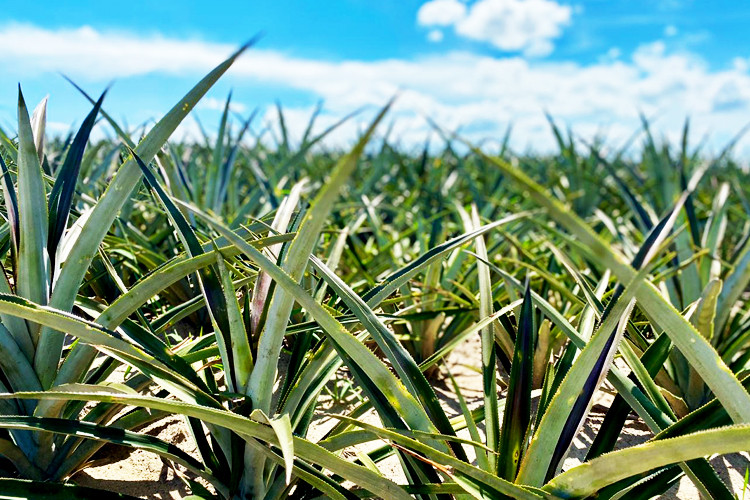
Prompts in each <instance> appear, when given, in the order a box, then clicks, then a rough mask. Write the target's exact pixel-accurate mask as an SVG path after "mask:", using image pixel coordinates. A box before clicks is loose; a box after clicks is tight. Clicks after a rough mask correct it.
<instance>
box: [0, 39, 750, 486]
mask: <svg viewBox="0 0 750 500" xmlns="http://www.w3.org/2000/svg"><path fill="white" fill-rule="evenodd" d="M246 49H247V47H243V48H241V49H240V50H239V51H237V52H236V53H235V54H233V55H232V56H231V57H230V58H229V59H227V60H226V61H224V62H223V63H221V64H220V65H219V66H217V67H216V69H214V70H213V71H212V72H211V73H209V74H208V75H207V76H206V77H205V78H204V79H203V80H201V81H200V82H199V83H198V84H197V85H196V86H195V87H194V88H193V89H191V90H190V91H189V92H188V93H187V94H186V95H185V97H184V98H183V99H181V100H180V101H179V102H178V103H176V104H175V106H174V107H173V108H172V110H171V111H169V112H168V113H167V114H166V115H165V116H164V117H163V118H162V119H161V120H160V121H158V122H157V124H156V125H154V126H153V127H152V128H151V129H150V130H148V132H147V133H144V132H143V131H140V130H139V131H133V132H131V131H128V130H125V129H123V128H121V127H120V126H119V125H118V123H117V122H115V121H114V120H113V119H112V118H111V116H110V115H108V114H107V112H106V96H105V95H103V96H101V97H100V98H98V99H96V98H92V97H90V96H89V95H88V94H86V93H85V91H84V90H83V89H80V90H81V94H82V96H83V98H86V99H88V100H89V101H90V102H91V105H92V110H91V112H90V113H89V115H88V116H87V117H86V118H85V119H84V121H83V122H82V125H81V127H80V128H79V130H78V131H77V132H76V133H74V134H70V136H69V137H66V138H58V139H55V140H53V141H52V142H49V143H45V106H46V102H43V103H41V104H40V105H39V106H38V107H37V109H36V111H35V112H34V113H33V116H30V113H29V111H28V109H27V106H26V104H25V102H24V99H23V96H22V94H21V92H20V89H19V104H18V129H17V131H15V132H14V133H11V132H9V131H4V132H3V133H2V137H1V139H2V143H1V144H0V148H1V150H0V157H1V158H2V162H1V164H0V167H2V172H1V174H2V187H3V200H4V206H3V210H2V212H3V216H4V223H3V224H2V226H0V251H2V255H1V256H0V259H1V260H2V266H3V273H2V274H3V276H0V278H3V279H0V321H1V323H0V349H2V352H0V372H1V376H0V384H1V387H0V391H1V392H2V393H3V394H2V395H0V428H2V429H4V430H3V433H2V436H1V437H0V457H1V458H2V460H0V471H2V476H3V479H0V492H2V493H5V492H6V491H7V492H9V493H8V494H10V493H13V494H14V495H15V496H21V497H23V496H26V497H29V498H34V497H35V495H36V494H38V492H39V491H40V489H39V488H44V491H47V492H54V494H56V495H58V496H59V497H61V498H75V497H77V496H78V497H81V496H84V495H93V496H96V495H99V494H100V493H98V492H91V491H89V490H87V489H85V488H81V487H77V486H75V485H74V484H72V483H70V482H69V480H70V479H71V478H72V477H73V476H74V475H75V473H76V472H78V471H80V470H82V469H83V468H85V467H87V466H88V465H90V464H91V463H92V462H93V461H94V460H95V459H96V458H97V457H98V456H100V455H98V454H97V453H98V452H99V451H100V450H101V448H102V446H103V445H104V444H105V443H114V444H117V445H121V446H127V447H131V448H139V449H144V450H147V451H150V452H153V453H156V454H159V455H161V456H162V457H163V458H165V459H166V460H168V461H171V462H172V463H174V464H179V465H180V466H182V467H184V469H185V470H186V471H187V473H186V474H184V480H185V481H186V483H187V485H188V486H189V487H190V489H191V491H192V492H193V494H194V495H195V496H197V497H202V498H223V499H234V498H237V499H240V498H243V499H244V498H268V499H271V498H282V497H289V496H291V497H294V498H320V497H326V498H361V497H380V498H415V497H416V498H453V497H456V498H508V497H510V498H586V497H593V496H596V497H604V498H622V497H626V498H651V497H652V496H655V495H659V494H661V493H663V492H665V491H666V490H668V489H669V488H670V487H672V486H673V484H674V483H675V482H676V481H678V480H680V479H681V478H682V477H684V476H687V478H688V479H689V480H690V481H692V482H693V483H694V484H695V486H696V487H697V489H698V490H699V492H700V493H701V494H702V495H704V496H706V497H709V498H727V499H728V498H734V495H735V494H740V492H733V491H732V489H731V485H728V484H726V483H725V482H724V481H723V480H722V479H721V478H720V477H719V476H718V474H717V472H716V470H715V469H714V468H713V466H712V465H711V462H709V461H708V460H707V458H709V457H711V456H713V455H715V454H725V453H733V452H739V451H745V450H748V449H750V427H748V423H750V394H749V393H748V389H747V388H748V384H749V383H750V381H748V378H747V369H748V363H749V362H750V354H749V353H750V350H749V349H747V345H748V340H750V320H749V319H748V311H747V308H746V303H747V302H746V301H747V296H746V293H745V292H746V289H747V286H748V283H750V245H748V243H747V242H748V240H749V239H750V224H748V217H747V214H748V210H750V207H749V206H748V203H747V195H748V193H747V192H746V191H745V188H744V186H746V183H745V182H744V181H745V178H746V177H747V175H748V174H747V173H746V172H745V171H744V170H742V169H741V168H740V167H739V166H738V165H736V164H735V163H733V161H732V160H731V155H730V154H729V153H730V152H731V146H732V145H733V144H729V145H728V146H727V149H726V151H724V152H722V153H721V154H720V155H718V156H716V157H715V158H714V159H709V160H706V159H705V158H704V155H703V154H702V153H701V151H700V150H691V149H690V147H689V144H688V142H687V137H688V130H687V126H686V130H685V134H684V137H685V139H684V140H683V141H682V144H680V145H679V147H677V148H672V147H669V146H668V145H664V146H660V145H659V144H658V142H657V141H656V140H654V139H653V137H652V135H651V133H650V131H649V128H648V124H647V123H646V122H645V120H644V126H643V130H642V131H641V133H640V135H639V137H640V138H641V139H639V140H642V142H643V146H642V151H641V152H640V155H639V156H638V157H637V159H634V157H633V156H632V154H630V153H628V150H627V149H622V150H616V151H609V150H608V148H607V147H606V145H605V144H601V143H596V144H593V145H588V144H585V143H584V144H583V145H581V144H582V143H581V142H579V141H576V140H575V137H573V136H572V135H570V136H566V135H565V134H563V133H562V132H561V131H560V130H559V129H558V128H557V126H556V125H555V123H554V121H552V120H550V125H551V131H552V133H553V134H554V136H555V137H556V139H557V140H558V144H559V150H560V151H559V154H556V155H549V156H536V157H533V156H528V155H527V156H516V155H513V153H512V152H511V151H510V150H509V148H508V147H507V144H508V141H507V138H506V140H505V141H504V143H503V146H502V148H501V150H500V151H499V152H498V153H496V154H492V155H490V154H488V153H486V152H485V151H483V150H482V149H481V148H477V147H475V146H474V145H472V144H470V143H468V142H466V141H465V140H463V139H462V138H461V137H459V136H454V135H453V134H450V133H448V132H446V131H444V130H441V129H440V128H439V125H435V128H436V133H437V134H438V136H439V137H441V140H442V142H441V144H440V146H437V147H436V146H435V144H433V145H432V146H430V145H425V147H424V149H422V150H419V151H417V152H416V153H415V152H413V151H412V152H405V151H403V150H402V149H401V148H398V147H396V146H394V145H393V144H394V142H392V140H391V138H390V137H389V135H388V133H387V132H385V131H384V127H383V125H382V122H383V120H384V118H385V117H386V115H387V113H388V110H389V107H390V105H387V106H385V107H384V108H383V109H382V110H380V111H379V112H378V113H377V114H376V116H375V117H374V119H373V120H372V122H371V123H370V125H369V127H368V128H367V129H366V130H365V132H364V133H363V134H362V135H361V137H360V138H359V139H358V141H357V142H356V144H355V145H354V146H353V148H352V149H351V150H349V151H346V152H339V151H335V150H329V149H326V148H325V147H323V146H322V144H323V143H324V140H325V138H326V136H327V134H328V133H330V132H331V130H333V128H335V127H338V126H347V123H345V122H346V120H344V121H343V122H342V123H338V124H336V125H335V126H334V127H331V128H329V129H327V130H323V131H322V132H320V133H315V132H314V131H316V130H317V128H316V127H315V119H316V118H317V115H318V111H316V112H315V114H313V116H312V117H311V120H310V124H309V126H308V127H307V129H306V131H305V133H304V135H303V137H302V139H301V140H300V141H297V142H295V141H294V140H293V138H291V137H290V136H289V133H288V131H287V129H286V126H285V122H284V113H283V109H281V108H279V110H278V113H279V120H278V123H277V124H276V127H274V128H273V129H271V130H270V131H269V130H267V129H266V130H264V131H263V132H260V133H257V132H256V130H258V128H257V127H255V126H254V125H255V124H254V120H256V117H255V116H254V115H251V116H249V117H245V118H242V119H241V120H233V116H231V114H230V111H229V109H230V100H229V99H228V100H227V104H226V108H225V110H224V112H223V114H222V117H221V120H220V123H219V127H218V129H217V133H216V134H205V135H204V137H203V138H202V140H199V141H197V142H194V143H173V142H169V137H170V135H172V133H173V132H174V130H175V129H176V128H177V127H178V126H179V124H180V123H181V122H183V121H184V120H185V119H186V118H187V117H188V115H189V112H190V111H191V110H192V108H193V107H195V105H196V104H197V102H198V101H199V100H200V99H201V98H202V97H203V95H205V94H206V93H207V92H208V91H209V90H210V88H211V87H212V86H213V84H214V83H215V82H216V81H217V80H218V79H219V78H220V77H221V76H222V74H223V73H224V72H225V71H226V70H227V69H228V68H229V67H230V66H231V65H232V63H233V62H234V61H235V60H236V59H237V58H238V57H240V56H241V54H242V52H243V51H244V50H246ZM233 121H238V123H236V124H234V125H233ZM97 123H99V124H100V126H101V127H106V128H108V129H109V130H112V131H113V134H114V136H115V138H114V139H108V140H101V141H96V142H94V143H90V141H89V137H90V133H91V130H92V129H93V127H94V126H95V125H96V124H97ZM136 139H137V140H136ZM631 149H632V148H631ZM471 337H475V338H476V337H479V338H480V339H481V356H480V358H481V366H479V367H478V368H479V370H480V371H481V375H482V381H483V384H482V392H483V398H482V401H481V404H480V405H479V407H477V408H473V409H472V408H470V407H469V405H468V404H467V402H466V400H465V398H464V397H463V396H462V394H461V390H460V389H459V387H458V385H456V384H451V382H450V381H451V373H450V372H451V365H449V364H446V363H445V359H446V357H447V356H448V354H449V353H450V352H451V351H452V350H453V349H454V348H455V347H456V346H458V345H460V343H461V342H464V341H467V340H468V339H469V338H471ZM282 360H283V362H282ZM342 374H344V375H343V376H344V377H347V378H348V379H349V380H350V381H351V383H352V384H353V385H354V386H355V387H356V389H357V393H358V394H360V397H359V399H358V400H357V403H356V404H351V405H348V406H344V408H345V409H344V410H340V411H338V412H337V413H335V414H333V418H334V419H336V420H337V421H338V424H337V425H336V426H335V427H334V428H333V429H331V430H330V431H329V432H327V433H326V434H325V436H323V437H316V438H315V439H312V438H310V430H311V427H313V426H314V421H315V419H316V418H318V417H319V416H320V415H321V414H322V413H323V412H324V411H325V410H324V409H323V408H322V406H321V403H320V400H321V395H322V394H324V393H325V391H326V388H327V387H330V385H331V384H334V383H335V382H336V380H337V378H338V377H341V376H342ZM438 379H443V380H444V381H445V382H446V383H449V384H451V386H452V388H453V390H454V394H455V397H456V398H457V400H458V403H459V406H460V408H461V412H460V414H459V415H457V416H452V415H451V414H449V413H447V412H446V410H445V407H444V406H443V405H441V404H440V401H439V399H438V396H437V395H436V393H435V390H434V385H435V381H436V380H438ZM605 384H606V386H607V387H610V388H613V389H614V390H615V391H616V393H617V396H616V397H615V399H614V401H613V402H612V404H611V405H610V407H609V408H608V410H607V413H606V416H605V418H604V420H603V422H602V425H601V427H600V428H599V430H598V432H597V434H596V437H595V439H594V442H593V444H592V445H591V447H590V449H589V450H588V452H587V456H586V459H585V462H584V463H583V464H582V465H580V466H576V467H572V468H569V469H567V470H563V468H562V464H563V461H564V459H565V457H566V456H567V454H568V451H569V449H570V447H571V444H572V443H573V440H574V438H575V437H576V435H577V434H578V432H579V431H580V429H581V426H582V425H583V424H584V423H585V422H586V421H587V419H588V417H589V416H590V412H591V408H592V404H593V401H594V398H595V395H596V392H597V390H598V389H599V388H601V387H602V386H603V385H605ZM368 412H375V413H376V414H377V416H378V419H379V422H380V424H381V425H373V424H368V423H365V421H364V420H363V419H362V418H361V417H362V416H363V415H365V414H366V413H368ZM171 414H178V415H183V416H184V417H185V421H186V425H187V426H188V428H189V430H190V433H191V437H192V439H193V440H194V443H195V445H196V448H197V450H198V453H197V454H198V456H197V457H196V456H191V455H188V454H186V453H184V452H182V451H181V450H180V449H179V448H177V447H176V446H174V445H173V444H171V443H166V442H162V441H160V440H159V439H156V438H154V437H151V436H148V435H145V434H142V433H139V432H138V430H139V429H141V428H143V427H144V426H145V425H147V424H149V423H151V422H154V421H156V420H158V419H160V418H163V417H164V416H165V415H171ZM633 414H635V415H636V416H637V418H639V419H640V420H641V421H642V422H643V423H644V424H645V425H646V426H648V428H649V429H650V431H651V432H652V434H653V438H651V439H650V440H649V441H648V442H647V443H646V444H643V445H639V446H634V447H631V448H628V449H624V450H618V451H615V448H616V445H617V440H618V437H620V436H621V435H622V433H623V432H624V426H625V423H626V420H627V419H628V417H629V415H633ZM459 435H460V436H462V437H459ZM364 445H369V446H364ZM363 446H364V447H363ZM352 449H353V450H355V454H354V456H356V458H354V459H351V458H349V457H350V456H352V454H347V453H345V451H347V450H352ZM363 450H368V451H363ZM394 455H395V456H397V458H398V463H399V464H400V468H401V470H402V473H403V477H404V478H405V482H404V481H401V483H400V484H397V483H396V482H394V480H393V478H389V477H386V476H384V475H383V473H382V472H381V470H380V468H379V464H381V463H382V461H384V460H386V459H388V458H389V457H391V456H394Z"/></svg>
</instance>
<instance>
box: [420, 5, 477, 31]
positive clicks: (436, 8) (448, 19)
mask: <svg viewBox="0 0 750 500" xmlns="http://www.w3.org/2000/svg"><path fill="white" fill-rule="evenodd" d="M465 16H466V5H464V4H462V3H461V2H459V1H457V0H431V1H429V2H427V3H425V4H423V5H422V6H421V7H420V8H419V11H417V22H418V23H419V24H421V25H422V26H450V25H451V24H455V23H457V22H459V21H461V20H462V19H463V18H464V17H465Z"/></svg>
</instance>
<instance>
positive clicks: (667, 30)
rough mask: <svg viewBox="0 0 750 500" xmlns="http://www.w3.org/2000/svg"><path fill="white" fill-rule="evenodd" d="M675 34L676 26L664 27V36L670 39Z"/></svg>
mask: <svg viewBox="0 0 750 500" xmlns="http://www.w3.org/2000/svg"><path fill="white" fill-rule="evenodd" d="M677 33H678V31H677V26H675V25H674V24H668V25H666V26H665V27H664V36H667V37H672V36H676V35H677Z"/></svg>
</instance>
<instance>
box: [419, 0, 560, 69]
mask: <svg viewBox="0 0 750 500" xmlns="http://www.w3.org/2000/svg"><path fill="white" fill-rule="evenodd" d="M572 12H573V9H572V8H571V7H569V6H567V5H561V4H559V3H557V2H555V1H554V0H477V1H476V2H474V3H473V4H471V6H470V7H469V8H468V9H467V7H466V6H465V5H464V4H462V3H460V2H458V1H457V0H431V1H429V2H427V3H425V4H423V5H422V7H421V8H420V9H419V12H418V14H417V22H418V23H419V24H421V25H423V26H449V25H453V26H454V29H455V30H456V33H457V34H458V35H460V36H463V37H465V38H469V39H472V40H478V41H483V42H488V43H490V44H492V45H493V46H495V47H497V48H498V49H501V50H504V51H509V52H519V51H520V52H523V53H524V54H525V55H527V56H531V57H535V56H545V55H548V54H549V53H551V52H552V50H553V48H554V45H553V43H552V41H553V40H554V39H556V38H558V37H560V35H562V29H563V28H564V27H565V26H567V25H568V24H570V19H571V16H572Z"/></svg>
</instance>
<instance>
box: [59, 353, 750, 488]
mask: <svg viewBox="0 0 750 500" xmlns="http://www.w3.org/2000/svg"><path fill="white" fill-rule="evenodd" d="M448 364H449V366H451V367H452V372H453V374H454V376H455V377H456V381H457V383H458V385H459V388H460V390H461V393H462V394H463V396H464V398H465V399H466V400H467V402H468V404H469V406H470V407H471V408H474V407H476V406H479V405H481V404H482V392H481V385H482V384H481V375H479V373H478V371H477V368H478V367H479V365H480V358H479V339H478V338H476V339H472V340H470V341H468V342H465V343H464V344H463V345H461V346H459V347H458V348H457V349H456V350H455V351H454V352H453V353H452V354H451V356H450V357H449V360H448ZM436 391H437V392H438V395H439V397H440V399H441V401H442V403H443V405H444V407H445V408H446V409H447V410H448V412H449V414H450V415H449V416H454V415H457V414H458V413H459V412H460V409H459V407H458V404H457V402H456V398H455V395H454V394H453V391H452V389H449V386H448V385H446V384H445V383H442V382H439V383H437V384H436ZM611 400H612V396H611V394H609V393H608V392H607V390H606V387H605V388H604V390H603V391H600V393H599V394H598V395H597V398H596V401H595V405H594V408H593V411H592V414H591V417H590V418H589V419H588V421H587V422H586V424H585V425H584V427H583V429H582V430H581V432H580V433H579V435H578V436H577V438H576V439H575V441H574V443H573V446H572V447H571V450H570V453H569V456H568V458H567V459H566V460H565V462H564V465H563V468H564V469H569V468H571V467H573V466H575V465H577V464H579V463H581V460H582V458H583V457H584V456H585V454H586V450H587V449H588V447H589V446H590V445H591V442H592V440H593V438H594V436H595V435H596V432H597V430H598V428H599V425H600V424H601V421H602V418H603V412H604V411H605V410H606V408H607V407H608V405H609V404H610V402H611ZM363 420H365V421H368V422H371V423H379V421H378V418H377V415H375V414H374V413H369V414H367V415H365V417H364V418H363ZM335 423H336V422H335V420H332V419H330V418H326V417H323V416H321V417H319V418H318V419H317V420H316V422H315V424H314V425H313V427H312V428H311V432H310V436H309V437H310V438H311V439H313V440H316V439H319V438H320V437H322V436H323V435H324V434H325V433H326V432H327V431H328V430H329V429H330V428H331V427H332V426H333V425H335ZM144 431H145V432H147V433H148V434H151V435H154V436H158V437H159V438H161V439H163V440H165V441H168V442H171V443H174V444H176V445H177V446H179V447H180V448H182V449H183V450H185V451H187V452H188V453H191V454H193V455H195V451H196V450H195V448H194V447H193V446H192V444H191V440H190V438H189V433H188V431H187V428H186V426H185V424H184V421H183V420H182V418H181V417H175V416H173V417H169V418H166V419H164V420H162V421H159V422H157V423H155V424H153V425H151V426H150V427H147V428H146V429H144ZM460 435H461V437H466V438H468V437H469V436H468V433H467V432H466V431H464V432H463V433H462V434H460ZM651 436H652V434H651V432H650V431H649V430H648V428H647V427H646V426H645V425H644V424H643V423H642V422H640V421H638V420H636V419H630V420H629V421H628V424H627V426H626V429H625V432H624V434H623V435H622V436H621V437H620V440H619V441H618V444H617V448H618V449H619V448H626V447H629V446H634V445H637V444H641V443H643V442H645V441H647V440H648V439H649V438H650V437H651ZM375 446H377V443H370V445H369V446H365V447H364V449H365V450H366V449H368V448H372V447H375ZM105 451H106V452H107V453H108V454H109V456H110V457H111V458H112V459H113V460H115V461H114V462H113V463H110V464H107V465H102V466H98V467H92V468H89V469H86V470H85V471H83V472H81V473H79V474H77V475H76V476H75V477H74V478H73V480H74V481H75V482H77V483H79V484H82V485H86V486H93V487H97V488H103V489H107V490H110V491H116V492H121V493H127V494H130V495H133V496H138V497H141V498H148V499H168V498H169V499H172V498H174V499H179V498H183V497H184V496H185V495H186V494H188V493H189V490H188V488H187V487H186V486H185V483H184V482H183V480H182V479H180V475H181V474H184V473H185V471H184V469H182V468H181V467H179V466H178V467H177V469H175V468H174V467H172V466H171V465H170V464H168V463H167V462H165V461H163V460H162V459H161V458H159V457H158V456H156V455H154V454H151V453H147V452H143V451H134V452H132V453H129V452H128V451H127V450H122V449H118V448H116V447H114V446H112V447H107V448H106V449H105ZM711 463H712V464H713V465H714V466H715V468H716V470H717V471H718V472H719V473H720V475H721V477H722V479H723V480H724V481H725V482H726V483H727V484H731V485H732V489H733V490H734V492H735V494H736V495H739V497H740V498H742V493H741V490H742V485H743V475H744V473H745V469H746V468H750V457H749V456H748V454H735V455H729V456H723V457H716V458H714V459H713V460H711ZM378 467H379V468H380V470H381V471H382V472H383V474H384V475H386V476H387V477H390V478H391V479H393V480H394V481H396V482H401V481H404V477H403V475H402V473H401V470H400V467H399V465H398V461H397V459H396V458H395V457H392V458H390V459H387V460H385V461H383V462H381V463H379V464H378ZM662 498H667V499H699V498H700V497H699V494H698V491H697V489H696V488H695V486H694V485H693V484H692V482H690V480H689V479H687V478H684V477H683V478H682V480H681V481H680V482H679V483H678V484H677V485H675V486H674V487H673V488H672V489H671V490H670V491H669V492H668V493H667V494H666V495H664V496H663V497H662Z"/></svg>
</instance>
